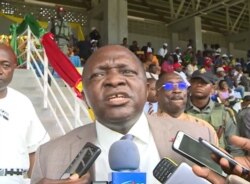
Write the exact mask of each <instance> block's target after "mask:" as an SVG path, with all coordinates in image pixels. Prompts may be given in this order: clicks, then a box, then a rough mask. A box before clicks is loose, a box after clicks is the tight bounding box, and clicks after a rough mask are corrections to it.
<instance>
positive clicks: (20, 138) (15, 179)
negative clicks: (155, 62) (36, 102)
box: [0, 88, 49, 184]
mask: <svg viewBox="0 0 250 184" xmlns="http://www.w3.org/2000/svg"><path fill="white" fill-rule="evenodd" d="M7 90H8V91H7V95H6V97H5V98H2V99H0V147H1V150H0V168H1V169H25V170H28V169H29V164H30V163H29V153H33V152H35V151H36V150H37V148H38V146H40V145H41V144H42V143H45V142H46V141H48V140H49V136H48V134H47V132H46V131H45V129H44V127H43V126H42V124H41V122H40V120H39V119H38V117H37V114H36V112H35V109H34V107H33V105H32V103H31V101H30V100H29V99H28V98H27V97H26V96H24V95H23V94H21V93H20V92H18V91H16V90H14V89H12V88H7ZM0 183H4V184H20V183H24V179H23V176H0Z"/></svg>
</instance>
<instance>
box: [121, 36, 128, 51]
mask: <svg viewBox="0 0 250 184" xmlns="http://www.w3.org/2000/svg"><path fill="white" fill-rule="evenodd" d="M121 45H122V46H123V47H126V48H128V38H127V37H124V38H123V39H122V44H121Z"/></svg>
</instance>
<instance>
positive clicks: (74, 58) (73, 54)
mask: <svg viewBox="0 0 250 184" xmlns="http://www.w3.org/2000/svg"><path fill="white" fill-rule="evenodd" d="M77 52H78V51H77V48H75V47H70V48H69V59H70V61H71V62H72V64H73V65H74V66H75V67H81V59H80V57H79V56H78V55H77Z"/></svg>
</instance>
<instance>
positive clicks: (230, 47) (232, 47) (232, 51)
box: [228, 42, 234, 54]
mask: <svg viewBox="0 0 250 184" xmlns="http://www.w3.org/2000/svg"><path fill="white" fill-rule="evenodd" d="M233 53H234V44H233V43H232V42H229V43H228V54H233Z"/></svg>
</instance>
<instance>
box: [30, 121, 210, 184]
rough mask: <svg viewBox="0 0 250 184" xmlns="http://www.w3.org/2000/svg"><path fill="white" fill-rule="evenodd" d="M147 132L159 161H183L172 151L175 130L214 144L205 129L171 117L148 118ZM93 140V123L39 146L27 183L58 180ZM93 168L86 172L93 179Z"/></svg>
mask: <svg viewBox="0 0 250 184" xmlns="http://www.w3.org/2000/svg"><path fill="white" fill-rule="evenodd" d="M147 118H148V122H149V126H150V130H151V132H152V134H153V137H154V140H155V144H156V147H157V149H158V152H159V155H160V158H164V157H169V158H171V159H173V160H174V161H176V162H177V164H179V163H181V162H183V161H185V162H187V163H190V164H191V162H189V161H187V160H186V159H184V158H183V157H182V156H181V155H179V154H177V153H176V152H174V151H173V150H172V142H173V139H174V137H175V135H176V133H177V131H179V130H182V131H183V132H185V133H187V134H189V135H191V136H193V137H194V138H198V137H203V138H204V139H207V140H209V141H210V142H212V143H214V140H213V136H212V135H211V133H210V131H209V129H208V128H206V127H204V126H201V125H199V124H197V123H190V122H183V121H180V120H177V119H174V118H166V117H164V118H163V117H155V116H148V117H147ZM95 141H96V128H95V123H91V124H87V125H85V126H82V127H79V128H77V129H74V130H73V131H71V132H70V133H68V134H66V135H64V136H62V137H59V138H58V139H56V140H53V141H50V142H48V143H46V144H44V145H42V146H41V147H40V148H39V149H38V151H37V152H36V162H35V165H34V170H33V174H32V177H31V183H32V184H33V183H37V182H38V181H40V180H41V179H42V178H49V179H59V178H60V177H61V176H62V174H63V172H64V171H65V169H66V168H67V167H68V166H69V164H70V163H71V161H72V160H73V159H74V158H75V156H76V155H77V154H78V152H79V151H80V150H81V148H82V147H83V146H84V144H85V143H86V142H93V143H94V142H95ZM93 171H94V165H93V167H92V168H91V169H90V173H91V176H92V178H94V172H93Z"/></svg>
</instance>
